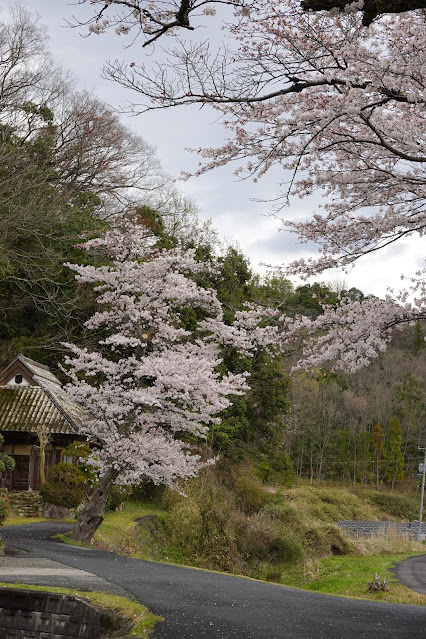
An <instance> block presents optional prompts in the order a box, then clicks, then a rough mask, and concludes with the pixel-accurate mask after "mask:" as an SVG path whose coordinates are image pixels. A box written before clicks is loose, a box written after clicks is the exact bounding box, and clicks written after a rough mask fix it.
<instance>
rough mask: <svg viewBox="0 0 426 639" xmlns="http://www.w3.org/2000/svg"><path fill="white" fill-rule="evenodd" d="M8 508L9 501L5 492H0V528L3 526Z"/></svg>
mask: <svg viewBox="0 0 426 639" xmlns="http://www.w3.org/2000/svg"><path fill="white" fill-rule="evenodd" d="M9 508H10V500H9V495H8V494H7V491H3V490H2V491H0V526H2V525H3V522H4V520H5V519H6V517H7V514H8V512H9Z"/></svg>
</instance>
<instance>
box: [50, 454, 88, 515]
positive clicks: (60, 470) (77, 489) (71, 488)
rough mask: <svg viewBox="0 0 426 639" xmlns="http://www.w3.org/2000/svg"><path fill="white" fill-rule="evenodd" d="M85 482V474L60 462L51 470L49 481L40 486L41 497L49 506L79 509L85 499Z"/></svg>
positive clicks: (70, 465)
mask: <svg viewBox="0 0 426 639" xmlns="http://www.w3.org/2000/svg"><path fill="white" fill-rule="evenodd" d="M84 482H85V477H84V474H83V473H82V472H81V471H80V470H79V469H78V468H77V467H76V466H74V465H73V464H69V463H68V462H60V463H59V464H56V465H55V466H52V468H51V469H50V470H49V480H48V481H47V482H46V483H45V484H43V485H42V486H40V495H41V496H42V497H43V499H44V500H45V501H46V502H47V503H49V504H54V505H55V506H63V507H65V508H77V506H79V505H80V504H81V502H82V501H83V499H84V494H85V493H84V489H83V487H82V486H83V484H84Z"/></svg>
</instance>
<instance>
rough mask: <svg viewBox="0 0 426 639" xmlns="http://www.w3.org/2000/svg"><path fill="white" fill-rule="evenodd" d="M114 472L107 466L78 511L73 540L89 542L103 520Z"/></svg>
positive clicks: (114, 476)
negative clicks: (88, 497)
mask: <svg viewBox="0 0 426 639" xmlns="http://www.w3.org/2000/svg"><path fill="white" fill-rule="evenodd" d="M115 478H116V473H115V472H114V471H113V469H112V468H108V470H107V471H106V472H105V474H104V475H102V477H101V478H100V480H99V483H98V485H97V486H96V489H95V492H94V493H93V495H92V497H91V498H90V500H89V502H88V503H87V504H86V505H85V506H84V508H83V510H82V511H81V512H80V514H79V516H78V519H77V524H76V526H75V528H74V530H73V531H72V535H71V536H72V538H73V539H74V540H75V541H85V542H89V541H90V540H91V539H92V537H93V535H94V534H95V532H96V531H97V529H98V528H99V526H100V525H101V523H102V522H103V520H104V513H105V504H106V501H107V499H108V497H109V494H110V492H111V488H112V487H113V485H114V480H115Z"/></svg>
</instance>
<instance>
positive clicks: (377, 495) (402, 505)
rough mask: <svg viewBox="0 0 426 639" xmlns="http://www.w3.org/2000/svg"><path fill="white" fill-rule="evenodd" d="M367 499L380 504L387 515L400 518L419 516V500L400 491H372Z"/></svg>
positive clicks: (376, 504)
mask: <svg viewBox="0 0 426 639" xmlns="http://www.w3.org/2000/svg"><path fill="white" fill-rule="evenodd" d="M367 499H368V501H369V502H370V503H372V504H374V505H375V506H379V508H381V509H382V510H383V511H384V512H385V513H386V514H387V515H390V516H391V517H398V518H399V519H416V518H417V516H418V505H417V500H416V499H413V498H410V497H408V496H407V495H401V494H398V493H387V492H371V493H369V494H368V495H367Z"/></svg>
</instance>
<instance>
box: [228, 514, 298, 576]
mask: <svg viewBox="0 0 426 639" xmlns="http://www.w3.org/2000/svg"><path fill="white" fill-rule="evenodd" d="M238 545H239V550H240V552H241V553H242V555H243V557H245V558H246V559H247V560H250V561H252V560H257V561H267V562H269V563H285V564H289V563H292V562H294V561H297V560H298V559H300V557H301V556H302V547H301V545H300V543H298V542H297V541H296V540H295V539H293V538H292V537H290V536H288V533H287V534H286V533H284V532H283V531H280V528H279V527H278V526H276V525H275V522H274V521H273V520H272V519H269V518H268V517H259V518H258V519H253V518H251V519H250V520H249V521H248V522H247V524H246V526H245V529H244V530H243V531H241V534H240V536H239V538H238Z"/></svg>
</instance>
